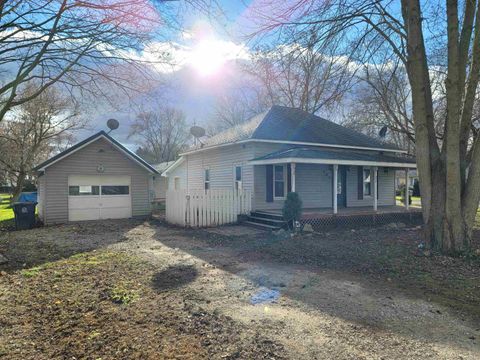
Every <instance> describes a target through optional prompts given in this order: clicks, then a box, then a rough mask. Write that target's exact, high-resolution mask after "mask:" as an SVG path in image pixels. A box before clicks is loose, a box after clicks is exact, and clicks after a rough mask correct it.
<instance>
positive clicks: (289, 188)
mask: <svg viewBox="0 0 480 360" xmlns="http://www.w3.org/2000/svg"><path fill="white" fill-rule="evenodd" d="M289 192H292V166H291V165H290V164H287V193H289Z"/></svg>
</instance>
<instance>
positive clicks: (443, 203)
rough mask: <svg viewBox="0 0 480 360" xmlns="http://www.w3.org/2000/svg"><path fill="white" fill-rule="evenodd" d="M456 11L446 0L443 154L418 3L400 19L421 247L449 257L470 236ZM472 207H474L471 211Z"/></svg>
mask: <svg viewBox="0 0 480 360" xmlns="http://www.w3.org/2000/svg"><path fill="white" fill-rule="evenodd" d="M455 6H456V2H455V1H449V2H448V4H447V7H450V8H449V10H448V11H449V12H448V17H449V29H448V31H449V32H448V35H449V69H448V70H449V71H448V79H447V83H446V87H447V109H448V111H447V124H446V129H445V132H446V134H445V143H444V144H443V148H444V151H443V152H440V148H439V145H438V143H437V139H436V133H435V129H434V116H433V101H432V93H431V82H430V77H429V69H428V64H427V55H426V51H425V43H424V39H423V29H422V16H421V11H420V2H419V0H402V15H403V19H404V22H405V27H406V29H407V44H408V46H407V53H408V56H407V64H406V65H407V72H408V77H409V81H410V86H411V89H412V106H413V114H414V125H415V139H416V144H415V145H416V154H417V170H418V175H419V181H420V192H421V194H422V212H423V219H424V234H425V242H426V244H427V246H428V247H431V248H434V249H438V250H441V251H442V252H445V253H450V254H454V253H459V252H462V251H464V250H466V249H467V248H468V247H469V244H470V243H469V239H470V236H469V234H471V229H472V225H473V221H465V220H464V215H468V216H466V218H467V219H470V220H471V218H472V216H471V213H472V211H469V213H468V214H466V213H465V211H464V208H465V206H463V208H462V187H461V174H460V163H461V161H460V160H461V158H460V143H459V136H460V107H461V105H460V103H461V99H460V95H459V94H460V93H461V92H460V90H459V87H460V86H461V85H460V74H459V71H458V69H459V58H458V55H459V49H458V14H457V11H456V7H455ZM479 158H480V154H479ZM479 162H480V159H479ZM479 168H480V167H479ZM479 170H480V169H479ZM479 182H480V180H479ZM478 185H479V186H480V184H478ZM471 188H472V189H473V188H476V187H475V186H471ZM474 200H475V199H473V201H474ZM477 206H478V201H477ZM473 207H474V205H472V206H471V208H473ZM475 211H476V207H475Z"/></svg>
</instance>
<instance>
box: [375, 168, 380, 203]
mask: <svg viewBox="0 0 480 360" xmlns="http://www.w3.org/2000/svg"><path fill="white" fill-rule="evenodd" d="M378 174H380V168H378V170H377V173H376V174H375V175H377V200H378V199H380V195H379V193H378V190H379V189H380V186H379V183H380V181H378V180H380V179H379V176H378Z"/></svg>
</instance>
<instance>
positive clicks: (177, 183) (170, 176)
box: [162, 156, 187, 190]
mask: <svg viewBox="0 0 480 360" xmlns="http://www.w3.org/2000/svg"><path fill="white" fill-rule="evenodd" d="M162 177H164V178H165V179H166V182H167V189H171V190H180V189H187V166H186V163H185V157H184V156H182V157H180V158H178V159H177V161H175V162H173V164H171V165H170V166H169V167H168V168H166V169H165V170H164V171H163V172H162Z"/></svg>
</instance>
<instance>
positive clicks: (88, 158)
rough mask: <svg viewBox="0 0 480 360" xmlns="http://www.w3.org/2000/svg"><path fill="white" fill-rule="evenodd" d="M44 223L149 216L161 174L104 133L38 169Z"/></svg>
mask: <svg viewBox="0 0 480 360" xmlns="http://www.w3.org/2000/svg"><path fill="white" fill-rule="evenodd" d="M36 170H37V172H38V175H39V178H38V210H39V216H40V218H41V220H42V221H43V222H44V223H45V224H54V223H64V222H67V221H82V220H99V219H122V218H130V217H137V216H139V217H140V216H147V215H150V213H151V200H152V193H153V188H152V186H153V185H152V184H153V179H154V177H155V175H157V176H158V173H157V171H156V170H155V169H154V168H153V167H152V166H151V165H149V164H148V163H146V162H145V161H144V160H142V159H141V158H139V157H138V156H137V155H135V154H134V153H132V152H130V151H129V150H128V149H126V148H125V147H124V146H123V145H121V144H120V143H119V142H117V141H116V140H115V139H113V138H112V137H111V136H109V135H108V134H107V133H105V132H104V131H101V132H99V133H97V134H95V135H93V136H91V137H89V138H88V139H85V140H84V141H82V142H80V143H78V144H76V145H74V146H72V147H71V148H69V149H67V150H66V151H64V152H62V153H60V154H58V155H56V156H54V157H53V158H51V159H49V160H47V161H45V162H44V163H42V164H40V165H39V166H37V167H36Z"/></svg>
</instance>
